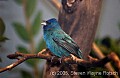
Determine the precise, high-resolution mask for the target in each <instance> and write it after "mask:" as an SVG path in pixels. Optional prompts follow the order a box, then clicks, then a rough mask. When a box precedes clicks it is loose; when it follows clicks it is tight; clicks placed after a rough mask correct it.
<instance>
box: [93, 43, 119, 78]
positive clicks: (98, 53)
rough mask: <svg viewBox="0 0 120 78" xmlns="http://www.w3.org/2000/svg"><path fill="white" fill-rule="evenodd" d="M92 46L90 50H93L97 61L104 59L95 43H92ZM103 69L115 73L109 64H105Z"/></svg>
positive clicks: (116, 77)
mask: <svg viewBox="0 0 120 78" xmlns="http://www.w3.org/2000/svg"><path fill="white" fill-rule="evenodd" d="M92 45H93V46H92V49H93V51H94V53H95V55H96V56H97V57H98V58H99V59H103V58H104V57H105V55H104V54H103V53H102V51H101V50H100V49H99V48H98V46H97V45H96V44H95V43H93V44H92ZM115 56H116V55H115ZM105 67H106V68H107V69H108V70H109V71H110V72H114V71H115V70H114V68H113V67H112V65H111V64H110V63H107V64H106V65H105ZM114 77H115V78H119V77H118V76H117V75H114Z"/></svg>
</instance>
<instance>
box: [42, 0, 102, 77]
mask: <svg viewBox="0 0 120 78" xmlns="http://www.w3.org/2000/svg"><path fill="white" fill-rule="evenodd" d="M101 5H102V0H62V8H61V10H60V12H59V18H58V20H59V23H60V25H61V27H62V29H63V30H64V31H65V32H66V33H67V34H69V35H70V36H71V37H72V38H73V39H74V40H75V41H76V43H77V44H78V45H79V47H80V49H81V51H82V53H83V57H84V58H83V59H85V60H87V56H88V55H89V52H90V50H91V46H92V43H93V40H94V37H95V32H96V29H97V25H98V21H99V16H100V9H101ZM76 66H77V65H68V66H67V65H64V64H60V63H51V62H47V64H46V73H45V76H44V78H79V76H78V75H62V76H61V75H56V73H57V74H58V73H60V71H67V73H70V72H71V71H77V67H76Z"/></svg>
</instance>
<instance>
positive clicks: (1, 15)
mask: <svg viewBox="0 0 120 78" xmlns="http://www.w3.org/2000/svg"><path fill="white" fill-rule="evenodd" d="M58 13H59V11H58V10H57V9H56V8H55V7H54V6H53V4H51V3H50V2H49V1H48V0H1V1H0V58H1V59H0V60H1V62H0V67H4V66H7V65H9V64H11V63H12V62H14V61H15V60H9V59H8V58H7V57H6V56H7V55H8V54H10V53H14V52H15V51H20V52H23V53H38V52H39V51H40V50H42V49H43V48H45V42H44V40H43V38H42V33H43V32H42V26H41V25H40V23H41V20H42V19H44V20H47V19H49V18H53V17H54V18H58ZM1 22H2V23H1ZM3 37H4V38H3ZM95 42H96V43H97V45H98V46H99V48H100V49H101V50H102V52H103V53H104V54H105V55H107V54H109V53H110V52H111V51H113V52H115V53H116V54H117V55H118V56H119V57H120V0H104V1H103V6H102V10H101V16H100V21H99V25H98V29H97V33H96V38H95ZM91 55H92V56H95V55H94V52H93V51H92V52H91ZM44 66H45V60H40V59H36V60H35V59H33V60H28V61H26V62H24V63H22V64H20V65H19V66H17V67H15V68H14V69H13V70H12V71H6V72H3V73H1V74H0V77H1V78H2V77H4V78H16V77H17V78H42V75H43V71H44ZM90 70H92V71H102V70H107V69H105V68H95V69H90ZM92 78H93V76H92ZM95 78H97V76H96V77H95ZM98 78H100V76H99V77H98ZM101 78H102V76H101ZM104 78H105V77H104Z"/></svg>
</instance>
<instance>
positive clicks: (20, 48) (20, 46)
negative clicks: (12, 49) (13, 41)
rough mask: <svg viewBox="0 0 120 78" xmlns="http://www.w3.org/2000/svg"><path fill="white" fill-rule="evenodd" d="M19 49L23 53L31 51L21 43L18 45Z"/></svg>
mask: <svg viewBox="0 0 120 78" xmlns="http://www.w3.org/2000/svg"><path fill="white" fill-rule="evenodd" d="M17 50H18V51H19V52H22V53H29V52H28V50H27V48H26V47H25V46H22V45H19V46H18V47H17Z"/></svg>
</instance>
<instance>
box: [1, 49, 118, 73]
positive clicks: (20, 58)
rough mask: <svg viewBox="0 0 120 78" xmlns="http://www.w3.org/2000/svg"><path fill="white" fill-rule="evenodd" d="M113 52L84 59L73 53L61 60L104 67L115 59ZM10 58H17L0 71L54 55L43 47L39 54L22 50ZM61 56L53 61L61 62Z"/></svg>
mask: <svg viewBox="0 0 120 78" xmlns="http://www.w3.org/2000/svg"><path fill="white" fill-rule="evenodd" d="M113 54H114V53H110V54H109V55H108V56H106V57H105V58H103V59H101V60H97V59H95V58H92V57H90V56H88V58H89V60H88V61H86V60H83V59H79V58H77V57H75V56H74V55H72V54H71V57H70V56H69V57H65V58H63V59H62V60H61V61H62V63H69V64H79V65H82V66H84V67H86V68H87V67H89V68H90V67H102V66H104V65H105V64H106V63H107V62H110V61H114V60H113ZM7 57H8V58H9V59H17V61H16V62H14V63H12V64H10V65H9V66H6V67H5V68H1V69H0V73H1V72H4V71H7V70H11V69H13V68H14V67H16V66H17V65H19V64H21V63H22V62H24V61H26V60H28V59H33V58H40V59H46V60H48V61H51V59H53V55H52V54H51V52H50V51H49V50H48V49H43V50H42V51H40V52H39V53H38V54H23V53H20V52H16V53H15V54H10V55H8V56H7ZM59 59H60V58H58V57H54V59H53V60H52V61H51V62H53V63H54V62H60V61H59ZM119 70H120V68H119Z"/></svg>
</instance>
